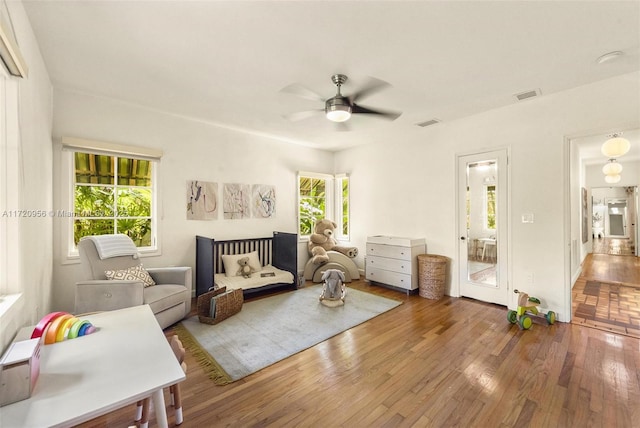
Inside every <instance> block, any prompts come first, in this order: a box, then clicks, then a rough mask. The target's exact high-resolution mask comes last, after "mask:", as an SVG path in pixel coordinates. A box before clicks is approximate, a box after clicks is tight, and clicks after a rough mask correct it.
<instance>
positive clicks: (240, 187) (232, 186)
mask: <svg viewBox="0 0 640 428" xmlns="http://www.w3.org/2000/svg"><path fill="white" fill-rule="evenodd" d="M223 196H224V198H223V210H224V218H225V219H232V220H236V219H243V218H249V217H250V216H251V203H250V197H251V187H250V186H249V185H248V184H237V183H225V184H224V194H223Z"/></svg>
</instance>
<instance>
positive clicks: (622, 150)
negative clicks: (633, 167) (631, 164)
mask: <svg viewBox="0 0 640 428" xmlns="http://www.w3.org/2000/svg"><path fill="white" fill-rule="evenodd" d="M630 148H631V143H630V142H629V140H627V139H626V138H622V137H620V136H619V135H618V134H613V135H612V137H611V138H609V139H608V140H607V141H605V142H604V144H603V145H602V154H603V155H605V156H606V157H608V158H609V159H611V158H619V157H620V156H622V155H624V154H626V153H627V152H628V151H629V149H630Z"/></svg>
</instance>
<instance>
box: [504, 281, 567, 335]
mask: <svg viewBox="0 0 640 428" xmlns="http://www.w3.org/2000/svg"><path fill="white" fill-rule="evenodd" d="M513 292H514V293H516V294H518V295H519V296H518V309H517V310H515V311H513V310H509V311H508V312H507V319H508V320H509V322H510V323H511V324H515V323H518V325H519V326H520V328H522V329H524V330H529V329H530V328H531V326H532V325H533V321H532V320H531V317H530V315H535V316H540V317H544V318H545V319H546V320H547V322H548V323H549V324H553V323H554V322H556V313H555V312H553V311H549V312H547V313H546V314H543V313H541V312H540V311H539V310H538V305H539V304H540V299H537V298H535V297H529V295H528V294H527V293H524V292H522V291H518V290H513Z"/></svg>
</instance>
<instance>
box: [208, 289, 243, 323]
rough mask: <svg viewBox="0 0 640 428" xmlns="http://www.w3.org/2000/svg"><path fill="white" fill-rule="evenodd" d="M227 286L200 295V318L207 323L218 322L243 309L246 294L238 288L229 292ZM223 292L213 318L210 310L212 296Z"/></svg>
mask: <svg viewBox="0 0 640 428" xmlns="http://www.w3.org/2000/svg"><path fill="white" fill-rule="evenodd" d="M226 291H227V287H222V288H218V289H217V290H213V291H209V292H207V293H204V294H202V295H200V296H198V319H199V320H200V322H201V323H205V324H218V323H219V322H220V321H224V320H226V319H227V318H229V317H230V316H231V315H235V314H237V313H238V312H240V310H241V309H242V304H243V303H244V296H243V295H242V290H240V289H237V290H233V291H231V292H229V293H227V292H226ZM219 294H223V295H222V296H220V297H219V298H218V301H217V302H216V316H215V318H211V317H210V316H209V311H210V309H211V298H212V297H214V296H217V295H219Z"/></svg>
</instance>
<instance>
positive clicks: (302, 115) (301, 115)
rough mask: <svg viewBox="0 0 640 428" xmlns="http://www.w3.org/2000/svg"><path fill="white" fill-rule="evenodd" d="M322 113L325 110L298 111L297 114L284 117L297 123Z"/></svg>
mask: <svg viewBox="0 0 640 428" xmlns="http://www.w3.org/2000/svg"><path fill="white" fill-rule="evenodd" d="M320 113H324V109H318V110H305V111H297V112H295V113H290V114H286V115H284V116H282V117H284V118H285V119H287V120H290V121H291V122H297V121H299V120H303V119H308V118H310V117H312V116H315V115H317V114H320Z"/></svg>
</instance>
